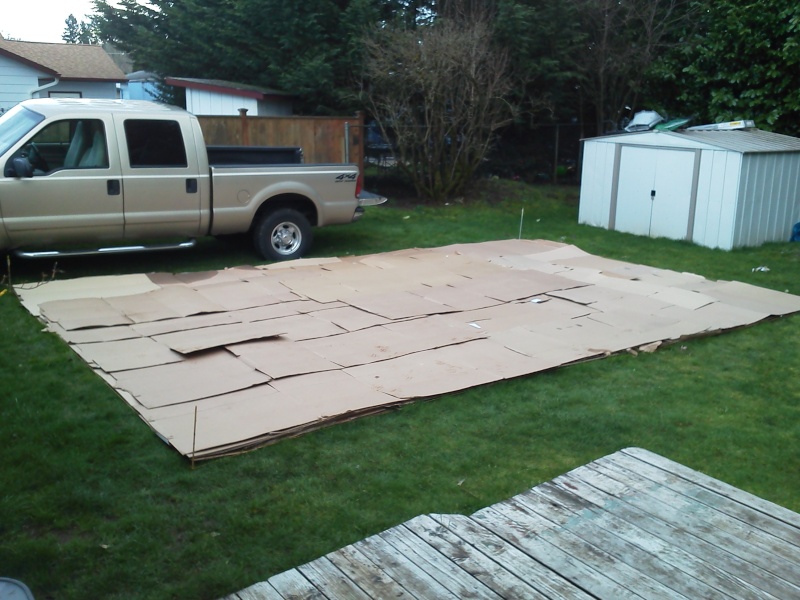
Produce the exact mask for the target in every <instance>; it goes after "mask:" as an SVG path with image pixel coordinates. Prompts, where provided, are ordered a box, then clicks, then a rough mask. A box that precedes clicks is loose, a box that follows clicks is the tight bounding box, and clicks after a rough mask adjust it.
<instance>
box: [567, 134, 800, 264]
mask: <svg viewBox="0 0 800 600" xmlns="http://www.w3.org/2000/svg"><path fill="white" fill-rule="evenodd" d="M578 220H579V221H580V222H581V223H584V224H588V225H595V226H598V227H604V228H606V229H612V230H616V231H625V232H628V233H634V234H638V235H647V236H651V237H667V238H671V239H676V240H688V241H691V242H694V243H696V244H699V245H701V246H707V247H709V248H722V249H725V250H730V249H732V248H737V247H742V246H758V245H760V244H762V243H764V242H770V241H788V240H789V238H790V236H791V231H792V226H793V224H794V223H797V222H799V221H800V139H798V138H794V137H790V136H786V135H780V134H777V133H770V132H767V131H761V130H759V129H754V128H751V129H741V130H733V131H692V130H683V131H645V132H641V133H625V134H620V135H608V136H603V137H598V138H592V139H587V140H585V141H584V151H583V171H582V179H581V197H580V210H579V215H578Z"/></svg>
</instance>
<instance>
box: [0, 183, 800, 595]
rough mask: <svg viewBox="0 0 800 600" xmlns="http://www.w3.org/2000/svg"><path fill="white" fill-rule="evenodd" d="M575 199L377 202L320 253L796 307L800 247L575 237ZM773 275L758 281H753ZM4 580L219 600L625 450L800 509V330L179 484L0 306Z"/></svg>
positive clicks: (98, 396)
mask: <svg viewBox="0 0 800 600" xmlns="http://www.w3.org/2000/svg"><path fill="white" fill-rule="evenodd" d="M577 196H578V190H577V188H566V187H565V188H547V187H530V186H525V185H523V184H515V183H511V182H504V181H495V182H492V185H491V187H490V189H489V190H488V191H487V192H486V198H487V199H486V200H483V201H474V202H470V203H468V204H466V205H462V204H454V205H451V206H441V207H431V206H407V207H398V206H392V205H389V206H385V207H376V208H373V209H370V210H368V211H367V214H366V216H365V217H364V219H362V221H360V222H359V223H356V224H353V225H348V226H342V227H332V228H329V229H323V230H319V231H318V232H317V236H316V242H315V246H314V255H315V256H323V255H345V254H351V255H352V254H369V253H374V252H381V251H388V250H395V249H400V248H407V247H412V246H417V247H431V246H440V245H445V244H450V243H461V242H473V241H484V240H493V239H506V238H516V237H517V236H518V234H519V227H520V213H521V211H522V209H523V208H524V210H525V217H524V224H523V230H522V235H523V237H525V238H547V239H553V240H558V241H564V242H567V243H573V244H576V245H578V246H580V247H581V248H583V249H584V250H586V251H588V252H592V253H595V254H599V255H602V256H607V257H611V258H617V259H622V260H628V261H633V262H638V263H643V264H650V265H654V266H658V267H664V268H670V269H675V270H680V271H691V272H694V273H698V274H701V275H704V276H706V277H708V278H711V279H736V280H739V281H745V282H748V283H754V284H757V285H762V286H765V287H769V288H773V289H777V290H780V291H789V292H792V293H795V294H800V244H791V243H782V244H768V245H765V246H763V247H761V248H756V249H747V250H737V251H734V252H721V251H713V250H708V249H704V248H699V247H695V246H692V245H689V244H686V243H680V242H671V241H666V240H651V239H644V238H637V237H634V236H629V235H624V234H618V233H614V232H608V231H604V230H600V229H596V228H591V227H584V226H579V225H577ZM256 260H257V259H256V257H255V255H254V254H253V253H252V251H251V250H250V249H249V248H248V246H247V245H246V244H245V243H243V242H241V241H240V240H235V239H234V240H223V241H216V240H211V239H209V240H204V241H203V242H202V243H201V244H200V246H199V247H198V248H197V249H195V250H192V251H188V252H183V253H171V254H170V253H159V254H152V255H140V256H124V257H119V256H117V257H98V258H82V259H70V260H64V261H60V262H59V263H58V264H57V265H54V263H52V262H42V261H39V262H24V261H21V260H18V259H14V260H13V262H12V263H11V278H12V280H13V281H14V282H16V283H18V282H22V281H37V280H40V279H47V278H50V277H52V275H53V273H54V271H55V276H56V277H57V278H70V277H78V276H85V275H95V274H109V273H132V272H141V271H185V270H204V269H218V268H223V267H225V266H233V265H242V264H248V263H253V262H255V261H256ZM762 265H764V266H768V267H769V269H770V270H769V271H768V272H761V271H753V270H752V269H753V268H754V267H758V266H762ZM0 323H2V325H0V332H2V335H1V336H0V390H2V391H1V392H0V439H2V440H3V442H4V444H3V451H2V454H0V456H1V457H2V458H0V461H2V462H1V463H0V464H1V465H2V469H0V577H2V576H5V577H14V578H17V579H21V580H23V581H25V582H26V583H27V584H28V585H29V586H30V587H31V589H32V591H33V593H34V595H35V597H36V598H37V600H43V599H48V598H53V599H59V600H60V599H85V598H93V599H94V598H117V599H125V600H130V599H145V598H148V599H149V598H152V599H159V600H160V599H164V598H181V599H183V598H187V599H189V598H191V599H206V598H207V599H214V598H219V597H221V596H224V595H226V594H229V593H231V592H234V591H237V590H239V589H241V588H244V587H246V586H248V585H251V584H253V583H255V582H257V581H261V580H265V579H267V578H269V577H270V576H271V575H273V574H275V573H278V572H281V571H284V570H286V569H288V568H291V567H294V566H297V565H299V564H302V563H304V562H307V561H309V560H313V559H314V558H316V557H318V556H320V555H322V554H325V553H326V552H329V551H331V550H335V549H337V548H340V547H341V546H344V545H347V544H349V543H352V542H354V541H356V540H359V539H361V538H363V537H366V536H368V535H370V534H373V533H376V532H379V531H381V530H383V529H386V528H389V527H392V526H394V525H396V524H398V523H401V522H403V521H405V520H407V519H409V518H411V517H413V516H415V515H418V514H424V513H431V512H438V513H453V512H461V513H470V512H473V511H475V510H477V509H479V508H481V507H484V506H487V505H489V504H492V503H495V502H498V501H500V500H503V499H505V498H507V497H509V496H511V495H514V494H516V493H519V492H521V491H523V490H525V489H527V488H529V487H531V486H534V485H536V484H538V483H540V482H542V481H545V480H548V479H550V478H552V477H554V476H556V475H558V474H561V473H564V472H565V471H568V470H570V469H572V468H574V467H577V466H579V465H582V464H584V463H587V462H589V461H591V460H593V459H596V458H598V457H600V456H603V455H605V454H609V453H611V452H614V451H616V450H618V449H620V448H623V447H626V446H641V447H644V448H647V449H649V450H652V451H653V452H656V453H659V454H662V455H664V456H667V457H669V458H671V459H673V460H676V461H678V462H681V463H683V464H685V465H687V466H689V467H691V468H694V469H698V470H700V471H703V472H705V473H708V474H709V475H711V476H713V477H717V478H719V479H722V480H724V481H726V482H728V483H731V484H732V485H735V486H737V487H740V488H743V489H745V490H748V491H750V492H752V493H754V494H757V495H758V496H761V497H764V498H767V499H769V500H772V501H774V502H777V503H779V504H781V505H783V506H786V507H788V508H790V509H793V510H800V443H799V441H800V393H799V392H798V383H799V382H800V316H792V317H785V318H782V319H776V320H773V321H770V322H766V323H762V324H759V325H757V326H754V327H750V328H746V329H742V330H738V331H733V332H729V333H725V334H724V335H719V336H713V337H706V338H702V339H695V340H689V341H685V342H683V343H680V344H675V345H672V346H668V347H666V348H662V349H660V350H659V351H657V352H656V353H654V354H639V355H638V356H633V355H629V354H622V355H617V356H612V357H610V358H607V359H604V360H599V361H593V362H587V363H583V364H579V365H575V366H571V367H567V368H563V369H559V370H557V371H552V372H548V373H544V374H538V375H534V376H530V377H523V378H519V379H516V380H512V381H507V382H502V383H497V384H492V385H488V386H483V387H480V388H476V389H471V390H468V391H465V392H463V393H458V394H452V395H448V396H443V397H440V398H436V399H433V400H430V401H425V402H418V403H415V404H411V405H407V406H405V407H404V408H402V409H400V410H395V411H393V412H389V413H385V414H383V415H378V416H373V417H367V418H363V419H360V420H358V421H355V422H351V423H346V424H342V425H337V426H335V427H331V428H328V429H324V430H321V431H317V432H314V433H311V434H308V435H305V436H303V437H301V438H298V439H292V440H286V441H282V442H280V443H278V444H276V445H273V446H269V447H266V448H262V449H259V450H256V451H253V452H251V453H249V454H246V455H242V456H238V457H231V458H224V459H218V460H214V461H210V462H206V463H201V464H199V465H198V466H197V467H196V468H194V469H192V468H191V466H190V464H189V463H188V462H187V461H186V460H185V459H183V458H181V457H180V456H179V455H178V454H177V452H175V451H173V450H171V449H170V448H168V447H167V446H165V445H164V444H162V443H161V442H160V441H159V440H158V438H157V437H156V436H155V435H154V434H153V433H152V431H151V430H150V429H149V428H148V427H147V426H146V425H145V424H144V423H143V422H141V421H140V420H139V419H138V418H137V417H136V415H135V414H134V413H133V412H132V411H131V410H130V409H129V408H128V407H127V405H126V404H125V403H124V402H123V401H122V400H120V399H119V398H118V397H117V396H116V394H115V393H114V392H113V391H112V390H111V389H110V388H109V387H108V386H106V384H105V383H103V382H102V381H101V380H100V378H98V377H96V376H95V375H94V374H93V373H92V372H91V371H90V369H89V368H88V367H87V366H86V365H85V364H84V363H83V362H82V361H81V360H79V359H78V357H77V356H76V355H74V354H73V353H72V351H71V350H69V348H68V347H67V346H66V345H65V344H64V343H63V342H61V341H60V340H59V339H58V338H56V337H55V336H54V335H52V334H47V333H43V332H42V331H41V330H42V326H41V324H40V323H39V322H38V321H37V320H35V319H33V318H32V317H31V316H30V315H29V314H28V313H27V312H26V311H25V310H24V309H22V308H21V307H20V306H19V304H18V302H17V300H16V298H15V297H14V296H13V294H11V293H6V294H5V295H3V296H2V297H0Z"/></svg>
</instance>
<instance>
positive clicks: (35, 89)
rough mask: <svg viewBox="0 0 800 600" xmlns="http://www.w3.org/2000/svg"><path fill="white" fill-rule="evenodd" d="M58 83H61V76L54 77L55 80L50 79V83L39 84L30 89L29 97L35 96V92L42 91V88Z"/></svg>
mask: <svg viewBox="0 0 800 600" xmlns="http://www.w3.org/2000/svg"><path fill="white" fill-rule="evenodd" d="M59 83H61V78H60V77H56V78H55V80H54V81H51V82H50V83H45V84H44V85H40V86H39V87H38V88H33V89H32V90H31V98H35V97H36V94H38V93H40V92H43V91H44V90H46V89H48V88H51V87H53V86H55V85H58V84H59Z"/></svg>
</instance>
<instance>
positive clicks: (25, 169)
mask: <svg viewBox="0 0 800 600" xmlns="http://www.w3.org/2000/svg"><path fill="white" fill-rule="evenodd" d="M12 164H13V165H14V176H15V177H33V165H32V164H31V161H29V160H28V159H27V158H26V157H24V156H18V157H17V158H15V159H14V160H13V161H12Z"/></svg>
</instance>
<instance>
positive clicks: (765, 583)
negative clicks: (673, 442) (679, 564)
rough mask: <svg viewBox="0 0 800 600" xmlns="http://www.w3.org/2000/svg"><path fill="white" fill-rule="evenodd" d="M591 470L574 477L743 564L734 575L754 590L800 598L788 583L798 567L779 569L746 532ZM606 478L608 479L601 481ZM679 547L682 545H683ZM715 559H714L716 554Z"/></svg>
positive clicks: (798, 590) (633, 482) (630, 481)
mask: <svg viewBox="0 0 800 600" xmlns="http://www.w3.org/2000/svg"><path fill="white" fill-rule="evenodd" d="M589 467H591V468H587V469H588V470H587V471H581V472H579V473H572V474H571V476H572V477H575V478H578V479H582V480H584V481H586V482H587V483H589V484H590V485H594V486H595V487H598V488H599V489H602V490H604V491H606V492H608V493H610V494H612V495H615V496H617V497H618V498H620V499H621V500H622V501H623V502H625V503H627V504H629V505H631V506H633V507H635V508H637V509H639V510H641V511H643V512H645V513H647V514H649V515H651V516H652V517H653V518H655V519H659V520H661V521H664V522H666V523H669V524H671V525H673V526H674V527H676V528H678V529H680V530H681V531H683V532H685V534H684V535H686V536H694V537H696V538H699V539H701V540H703V541H705V542H707V543H709V544H711V545H712V546H714V548H715V550H714V553H715V554H722V555H724V554H725V553H727V554H730V555H732V556H733V557H734V558H735V559H736V560H738V561H739V562H738V564H737V565H736V567H735V568H734V569H733V571H731V574H733V575H736V576H737V577H738V578H740V579H742V580H743V581H747V582H748V583H751V584H752V585H753V586H755V587H757V588H759V589H762V590H764V591H767V592H769V593H770V594H772V595H774V596H777V597H779V598H792V597H800V588H798V587H797V586H796V585H795V584H794V583H792V582H791V581H790V580H787V579H786V577H787V576H789V577H792V573H791V572H792V570H796V566H795V567H793V566H792V565H791V564H788V563H787V561H782V560H781V561H779V564H777V565H776V564H775V561H776V559H777V557H775V555H773V554H771V553H769V552H768V551H765V550H762V549H760V548H759V547H757V546H753V545H750V543H749V541H747V540H746V538H747V535H748V534H747V532H746V530H745V532H743V533H740V534H732V533H730V532H727V531H723V530H720V529H718V528H717V527H715V526H714V525H713V524H712V523H709V522H708V521H707V520H706V517H705V515H702V514H697V513H695V514H690V513H689V512H688V511H692V510H694V511H697V505H695V506H694V507H692V506H687V505H684V504H681V505H679V506H676V504H680V503H679V501H677V500H676V501H675V503H671V502H670V501H669V499H667V500H666V501H665V500H662V499H658V498H657V497H654V496H651V495H650V494H648V493H641V494H634V493H631V489H632V488H635V487H636V486H637V484H639V482H638V481H637V480H635V479H625V480H624V481H620V480H619V479H618V478H622V477H623V476H622V475H621V474H619V473H616V478H615V477H612V476H610V475H609V474H605V473H603V472H602V471H601V469H600V467H598V466H597V465H594V464H593V465H590V466H589ZM595 467H597V468H595ZM591 472H594V474H593V476H592V477H590V478H589V480H586V479H584V477H586V475H587V473H591ZM603 475H605V476H604V477H600V476H603ZM642 486H643V488H645V489H648V484H646V483H644V484H642ZM620 488H622V489H625V490H627V493H628V495H623V496H621V495H620V494H619V490H620ZM650 491H652V490H650ZM656 492H658V490H656ZM742 536H744V537H742ZM676 543H680V541H677V542H676ZM711 556H712V557H713V554H712V555H711ZM711 560H712V561H713V562H715V564H718V565H719V564H720V561H719V560H718V559H716V558H712V559H711ZM776 567H777V569H776ZM787 594H788V595H787Z"/></svg>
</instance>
